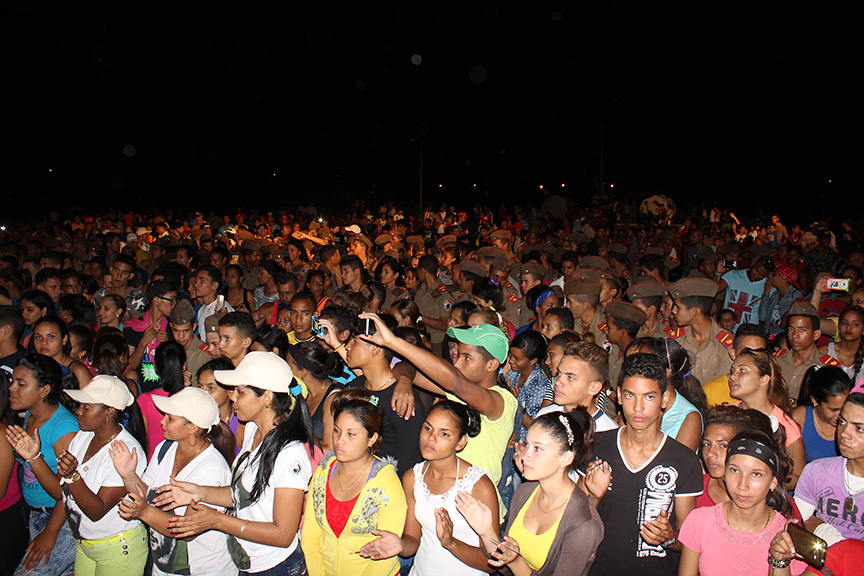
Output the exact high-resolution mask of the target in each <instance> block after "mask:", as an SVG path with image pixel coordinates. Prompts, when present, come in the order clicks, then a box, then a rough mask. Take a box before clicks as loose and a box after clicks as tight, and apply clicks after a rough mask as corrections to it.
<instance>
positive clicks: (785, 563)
mask: <svg viewBox="0 0 864 576" xmlns="http://www.w3.org/2000/svg"><path fill="white" fill-rule="evenodd" d="M791 563H792V560H791V559H789V558H787V559H786V560H775V559H774V557H773V556H771V554H768V565H769V566H771V567H772V568H777V569H778V570H779V569H781V568H788V567H789V564H791Z"/></svg>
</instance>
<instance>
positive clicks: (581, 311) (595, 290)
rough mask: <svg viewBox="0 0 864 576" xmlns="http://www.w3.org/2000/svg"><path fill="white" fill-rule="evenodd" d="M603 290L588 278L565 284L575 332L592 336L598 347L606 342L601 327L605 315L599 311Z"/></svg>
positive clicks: (569, 281) (570, 280) (571, 280)
mask: <svg viewBox="0 0 864 576" xmlns="http://www.w3.org/2000/svg"><path fill="white" fill-rule="evenodd" d="M602 289H603V287H602V286H601V284H600V283H599V282H596V281H594V280H591V279H588V278H568V279H567V280H566V281H565V282H564V295H565V296H567V307H568V308H570V312H572V313H573V319H574V320H575V323H576V327H575V330H576V331H577V332H579V333H580V334H582V335H583V336H584V335H586V334H591V335H592V336H593V338H594V343H595V344H598V345H602V344H603V342H604V341H605V340H606V334H605V333H604V332H603V329H602V328H601V327H600V324H601V323H602V322H603V314H602V313H600V311H599V310H597V306H598V305H599V304H600V291H601V290H602Z"/></svg>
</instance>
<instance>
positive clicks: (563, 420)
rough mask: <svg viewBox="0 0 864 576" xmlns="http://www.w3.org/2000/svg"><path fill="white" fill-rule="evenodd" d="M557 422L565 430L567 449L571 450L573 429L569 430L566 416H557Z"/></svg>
mask: <svg viewBox="0 0 864 576" xmlns="http://www.w3.org/2000/svg"><path fill="white" fill-rule="evenodd" d="M558 420H559V421H560V422H561V424H563V425H564V429H565V430H567V448H572V447H573V442H574V438H573V429H572V428H570V422H569V421H568V420H567V416H565V415H564V414H559V415H558Z"/></svg>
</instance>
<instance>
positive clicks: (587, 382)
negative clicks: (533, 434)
mask: <svg viewBox="0 0 864 576" xmlns="http://www.w3.org/2000/svg"><path fill="white" fill-rule="evenodd" d="M608 373H609V353H608V352H606V350H604V349H603V348H602V347H600V346H598V345H597V344H589V343H588V342H573V343H571V344H567V345H566V346H564V354H563V356H562V357H561V361H560V362H559V363H558V374H556V376H555V404H550V405H549V406H545V407H543V408H541V409H540V411H539V412H537V416H538V417H539V416H542V415H543V414H548V413H550V412H572V411H573V410H575V409H576V408H577V407H579V406H582V407H584V408H587V409H588V413H589V414H591V416H592V417H593V418H594V430H595V432H605V431H606V430H614V429H615V428H617V427H618V424H617V423H616V422H615V420H613V419H612V418H610V417H609V416H608V415H607V414H606V413H605V412H604V411H603V410H602V409H600V408H599V407H598V406H597V395H598V394H600V393H602V391H603V386H604V385H605V384H606V379H607V377H608Z"/></svg>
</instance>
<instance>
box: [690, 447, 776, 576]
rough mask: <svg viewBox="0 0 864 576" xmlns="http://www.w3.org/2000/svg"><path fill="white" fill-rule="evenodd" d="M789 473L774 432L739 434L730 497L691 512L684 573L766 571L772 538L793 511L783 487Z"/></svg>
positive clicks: (731, 459)
mask: <svg viewBox="0 0 864 576" xmlns="http://www.w3.org/2000/svg"><path fill="white" fill-rule="evenodd" d="M787 473H788V470H787V469H786V462H785V460H784V459H783V458H781V457H780V456H779V455H778V454H777V452H776V446H775V445H774V441H773V440H772V439H771V438H770V437H769V436H768V435H766V434H764V433H762V432H760V431H758V430H751V431H746V432H742V433H740V434H738V435H737V436H735V438H734V439H733V440H732V442H730V444H729V446H728V448H727V450H726V467H725V472H724V476H723V479H724V482H725V484H726V491H727V492H728V494H729V498H730V499H729V501H728V502H722V503H720V504H716V505H714V506H711V507H707V508H697V509H695V510H693V511H692V512H691V513H690V514H688V515H687V518H686V520H684V524H683V525H682V526H681V532H680V533H679V535H678V540H679V541H680V542H681V543H682V545H683V546H684V547H683V549H682V551H681V562H680V564H679V566H678V574H679V576H696V575H702V576H712V575H721V574H722V575H725V574H730V573H734V574H744V575H746V574H752V575H756V574H759V575H762V574H766V572H767V568H768V567H767V566H766V561H765V558H766V556H767V555H768V549H769V547H770V545H771V540H772V538H774V536H775V535H776V534H777V533H778V532H780V531H781V530H783V528H784V527H785V526H786V517H787V516H788V515H789V512H790V510H791V502H790V500H789V495H788V494H787V493H786V490H785V489H784V488H783V479H784V478H785V477H786V475H787Z"/></svg>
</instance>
